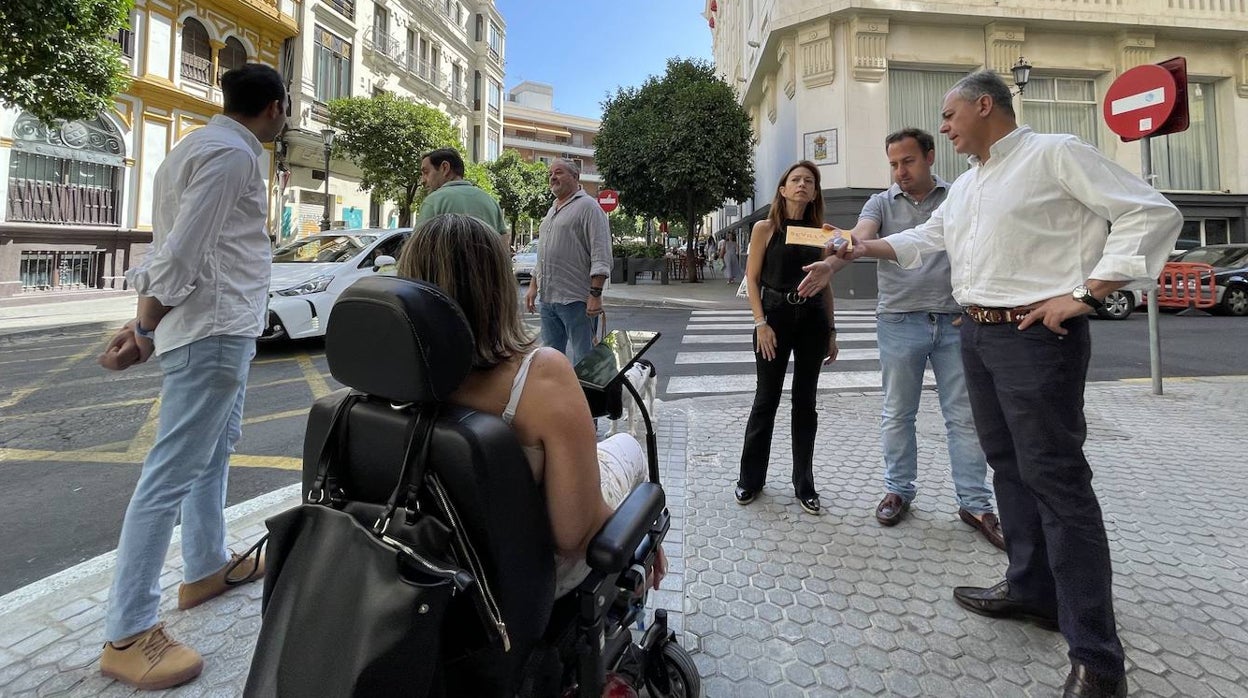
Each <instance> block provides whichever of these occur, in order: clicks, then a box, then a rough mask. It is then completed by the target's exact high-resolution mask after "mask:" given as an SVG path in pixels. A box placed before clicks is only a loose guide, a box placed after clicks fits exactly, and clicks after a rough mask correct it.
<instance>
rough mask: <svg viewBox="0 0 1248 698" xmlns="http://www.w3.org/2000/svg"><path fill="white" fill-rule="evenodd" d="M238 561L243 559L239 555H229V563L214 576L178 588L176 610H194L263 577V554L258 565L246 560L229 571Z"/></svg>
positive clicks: (251, 560) (252, 560)
mask: <svg viewBox="0 0 1248 698" xmlns="http://www.w3.org/2000/svg"><path fill="white" fill-rule="evenodd" d="M240 559H243V558H242V556H241V555H235V554H233V553H230V561H229V563H228V564H226V566H225V567H222V568H221V569H220V570H218V571H217V572H216V573H215V574H211V575H208V576H207V577H205V578H203V579H201V580H199V581H198V582H191V583H190V584H183V585H182V586H180V587H178V608H179V609H180V610H183V611H185V610H186V609H188V608H195V607H196V606H198V605H200V604H201V603H203V602H205V601H207V600H209V599H215V598H217V597H218V596H220V595H222V594H224V593H225V592H227V591H229V590H230V588H231V587H235V586H238V585H239V584H246V583H248V582H254V581H256V580H257V579H260V578H262V577H264V555H263V554H261V555H260V561H259V562H258V563H257V562H256V561H255V560H254V559H246V560H243V562H241V563H240V564H239V565H238V567H237V568H235V569H234V570H232V571H231V570H230V565H233V564H234V563H235V562H238V561H239V560H240ZM227 572H229V577H228V578H227V577H226V573H227Z"/></svg>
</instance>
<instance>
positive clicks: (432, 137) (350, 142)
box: [329, 92, 462, 227]
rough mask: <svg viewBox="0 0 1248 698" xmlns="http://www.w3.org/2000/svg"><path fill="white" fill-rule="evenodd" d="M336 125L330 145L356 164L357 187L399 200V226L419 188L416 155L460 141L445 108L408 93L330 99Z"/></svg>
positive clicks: (332, 121)
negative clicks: (440, 109) (404, 94)
mask: <svg viewBox="0 0 1248 698" xmlns="http://www.w3.org/2000/svg"><path fill="white" fill-rule="evenodd" d="M329 120H330V124H331V125H333V126H334V128H336V129H338V137H337V138H336V139H335V140H334V151H335V152H336V153H337V154H339V155H343V156H346V158H347V159H349V160H350V161H351V162H353V163H354V164H355V166H356V167H359V168H360V171H361V172H362V173H363V177H361V178H360V189H361V190H367V189H371V190H372V192H373V195H374V196H377V197H379V198H382V199H394V200H395V201H397V202H398V203H399V226H400V227H406V226H409V225H411V223H412V208H413V206H414V205H415V204H416V202H417V194H418V193H419V191H420V160H421V157H423V156H424V154H425V153H427V152H429V151H430V150H433V149H434V148H441V147H452V148H455V147H462V146H461V144H460V143H459V134H458V132H457V131H456V130H455V128H454V127H452V126H451V121H450V119H449V118H447V116H446V114H444V113H442V112H440V111H438V110H437V109H434V108H433V107H430V106H426V105H424V104H420V103H419V102H414V101H412V100H409V99H402V98H399V97H395V96H394V95H392V94H389V93H385V92H383V93H381V94H379V95H377V96H375V97H344V98H341V99H335V100H331V101H330V103H329Z"/></svg>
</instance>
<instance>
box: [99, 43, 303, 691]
mask: <svg viewBox="0 0 1248 698" xmlns="http://www.w3.org/2000/svg"><path fill="white" fill-rule="evenodd" d="M221 91H222V93H223V94H224V112H225V113H224V114H221V115H217V116H214V117H212V120H211V121H209V122H208V125H206V126H204V127H202V128H199V129H197V130H195V131H193V132H191V133H190V134H189V135H187V136H186V137H185V138H183V139H182V141H181V142H180V143H178V145H177V146H175V147H174V148H173V150H171V151H169V154H168V156H166V158H165V160H164V161H163V162H162V163H161V165H160V167H159V168H158V169H157V171H156V177H155V185H154V186H155V190H154V196H153V207H152V208H153V212H152V213H153V216H152V246H151V250H150V252H149V253H148V256H147V258H146V259H144V261H143V263H142V264H140V265H139V266H137V267H135V268H133V269H131V270H129V271H128V272H126V278H127V280H128V281H129V282H130V284H131V285H132V286H133V287H134V289H135V290H136V291H137V292H138V295H139V304H138V316H137V317H136V318H135V319H134V320H132V321H130V322H128V323H126V325H125V326H124V327H123V328H122V329H121V330H120V331H119V332H118V333H117V334H116V335H115V336H114V337H113V338H112V340H111V341H110V342H109V344H108V346H107V348H106V349H105V352H104V354H102V355H101V356H100V364H101V365H103V366H104V367H105V368H109V369H113V370H121V369H125V368H128V367H129V366H131V365H133V364H135V363H141V362H144V361H146V360H147V359H148V358H149V357H150V356H151V355H152V354H153V353H155V354H156V355H157V357H158V358H159V360H160V368H161V371H162V372H163V373H164V381H163V383H162V384H161V389H160V416H159V423H160V426H159V429H158V431H157V434H156V443H155V444H153V445H152V448H151V450H150V451H149V452H148V454H147V458H146V459H145V460H144V462H143V469H142V472H141V473H140V475H139V482H138V484H137V485H136V486H135V490H134V495H133V496H132V497H131V499H130V505H129V506H128V507H127V509H126V516H125V521H124V523H123V524H122V528H121V540H120V542H119V544H118V547H117V563H116V569H115V571H114V574H113V584H112V590H111V591H110V592H109V597H108V612H107V616H106V619H105V631H104V635H105V638H104V639H105V640H106V641H107V642H106V643H105V645H104V651H103V655H102V657H101V658H100V671H101V672H102V673H103V674H105V675H106V676H110V677H112V678H114V679H116V680H118V681H120V682H122V683H125V684H128V685H130V686H134V687H136V688H140V689H160V688H169V687H171V686H176V685H178V684H181V683H185V682H187V681H190V680H191V679H194V678H195V677H196V676H198V675H199V673H200V672H201V671H202V670H203V659H202V658H201V657H200V655H199V653H198V652H196V651H195V650H194V649H192V648H190V647H188V646H186V645H183V644H182V643H180V642H177V641H176V640H174V639H173V638H171V637H170V636H169V634H168V633H167V632H165V630H164V624H163V623H160V622H158V617H157V612H158V608H159V605H160V575H161V569H162V567H163V566H164V562H165V554H166V553H167V552H168V549H169V542H170V538H171V536H172V534H173V527H174V524H175V523H176V522H177V520H178V518H179V514H181V517H180V518H181V523H182V559H183V561H184V563H185V564H184V572H183V575H184V578H185V580H186V581H185V582H184V583H183V584H182V585H181V586H180V587H179V589H178V608H180V609H187V608H192V607H194V606H197V605H199V604H201V603H203V602H205V601H207V600H209V599H211V598H214V597H216V596H219V595H220V594H222V593H224V592H226V591H227V590H228V589H229V588H230V586H231V584H237V583H241V582H244V581H253V580H255V579H258V578H260V577H261V576H263V574H264V566H263V562H262V561H257V562H256V563H254V565H249V564H246V563H244V564H243V565H241V566H240V567H239V569H238V570H237V571H235V572H234V573H232V574H231V575H230V578H229V579H228V580H227V572H228V570H229V567H230V564H231V563H232V562H233V560H236V559H237V556H232V555H231V553H230V552H229V551H228V550H227V549H226V547H225V515H224V508H225V493H226V479H227V473H228V470H229V459H230V453H232V452H233V450H234V445H235V444H236V443H237V442H238V439H239V438H240V437H241V436H242V415H243V396H244V394H245V392H246V387H247V372H248V369H249V368H250V365H251V359H252V357H253V356H255V353H256V338H257V337H258V336H260V333H261V331H262V330H263V329H264V321H265V317H264V315H265V303H266V300H267V297H268V290H269V275H270V270H271V268H272V262H271V259H272V249H271V247H270V244H269V236H268V233H267V232H266V229H265V227H266V226H265V220H266V218H267V215H268V193H267V188H266V187H265V184H264V179H263V177H262V176H261V173H260V165H259V157H260V155H261V153H263V152H264V150H263V147H262V146H261V143H267V142H271V141H273V140H274V139H275V138H276V137H277V135H278V134H279V133H281V132H282V129H283V127H284V126H285V125H286V108H287V97H286V89H285V87H284V84H283V82H282V78H281V75H279V74H278V72H277V71H276V70H274V69H273V68H270V67H269V66H266V65H259V64H256V63H249V64H247V65H245V66H243V67H241V68H236V69H234V70H231V71H229V72H227V73H225V74H224V75H223V76H221Z"/></svg>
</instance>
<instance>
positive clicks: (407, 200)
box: [399, 190, 415, 228]
mask: <svg viewBox="0 0 1248 698" xmlns="http://www.w3.org/2000/svg"><path fill="white" fill-rule="evenodd" d="M414 197H415V194H414V193H413V192H412V191H411V190H405V191H404V192H403V200H402V201H401V202H399V227H400V228H410V227H411V226H412V199H413V198H414Z"/></svg>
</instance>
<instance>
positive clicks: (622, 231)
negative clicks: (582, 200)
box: [607, 207, 645, 242]
mask: <svg viewBox="0 0 1248 698" xmlns="http://www.w3.org/2000/svg"><path fill="white" fill-rule="evenodd" d="M607 222H608V223H610V224H611V240H612V241H614V242H624V241H626V240H632V239H634V238H637V237H640V236H643V235H645V232H644V231H643V225H644V221H642V219H641V217H639V216H636V215H634V214H633V213H631V212H629V211H628V210H627V209H625V208H624V207H620V208H617V209H615V210H614V211H612V212H611V213H608V214H607Z"/></svg>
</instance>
